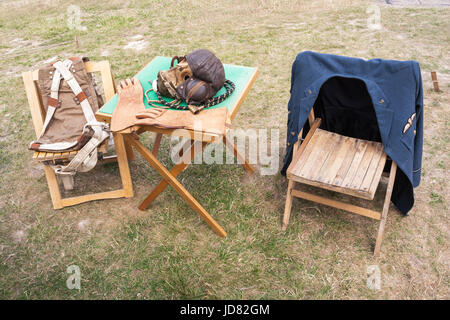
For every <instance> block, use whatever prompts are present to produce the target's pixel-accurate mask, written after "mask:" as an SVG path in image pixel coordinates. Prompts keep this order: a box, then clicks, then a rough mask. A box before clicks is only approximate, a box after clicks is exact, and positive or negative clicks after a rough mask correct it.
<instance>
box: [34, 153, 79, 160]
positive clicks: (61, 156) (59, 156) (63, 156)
mask: <svg viewBox="0 0 450 320" xmlns="http://www.w3.org/2000/svg"><path fill="white" fill-rule="evenodd" d="M77 153H78V151H70V152H45V151H41V152H39V151H35V152H34V153H33V160H36V161H55V160H71V159H72V158H73V157H75V155H76V154H77Z"/></svg>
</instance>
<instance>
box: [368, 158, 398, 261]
mask: <svg viewBox="0 0 450 320" xmlns="http://www.w3.org/2000/svg"><path fill="white" fill-rule="evenodd" d="M396 174H397V164H396V163H395V162H394V161H392V165H391V171H390V174H389V182H388V186H387V189H386V196H385V198H384V204H383V211H382V212H381V221H380V227H379V229H378V235H377V241H376V243H375V250H374V252H373V255H374V256H375V257H378V255H379V254H380V250H381V242H383V236H384V227H385V225H386V221H387V215H388V211H389V205H390V203H391V195H392V189H393V187H394V182H395V175H396Z"/></svg>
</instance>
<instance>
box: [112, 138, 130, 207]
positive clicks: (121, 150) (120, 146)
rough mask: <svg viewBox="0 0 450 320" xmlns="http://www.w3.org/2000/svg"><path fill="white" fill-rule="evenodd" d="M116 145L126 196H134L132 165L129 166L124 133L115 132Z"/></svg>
mask: <svg viewBox="0 0 450 320" xmlns="http://www.w3.org/2000/svg"><path fill="white" fill-rule="evenodd" d="M113 136H114V145H115V146H116V154H117V163H118V165H119V172H120V178H121V180H122V185H123V189H124V197H126V198H131V197H132V196H133V182H132V181H131V174H130V167H129V166H128V158H127V152H126V149H125V141H124V135H123V134H120V133H114V134H113Z"/></svg>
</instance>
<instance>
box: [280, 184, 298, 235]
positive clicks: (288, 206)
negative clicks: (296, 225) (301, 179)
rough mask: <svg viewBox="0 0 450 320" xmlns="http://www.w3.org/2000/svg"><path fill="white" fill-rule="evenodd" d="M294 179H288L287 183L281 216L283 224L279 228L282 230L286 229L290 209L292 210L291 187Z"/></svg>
mask: <svg viewBox="0 0 450 320" xmlns="http://www.w3.org/2000/svg"><path fill="white" fill-rule="evenodd" d="M294 184H295V181H294V180H289V183H288V191H287V194H286V204H285V206H284V216H283V226H282V227H281V229H282V230H283V231H286V228H287V226H288V223H289V218H290V216H291V210H292V189H293V188H294Z"/></svg>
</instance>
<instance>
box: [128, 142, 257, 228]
mask: <svg viewBox="0 0 450 320" xmlns="http://www.w3.org/2000/svg"><path fill="white" fill-rule="evenodd" d="M126 139H127V141H128V142H129V143H131V144H132V145H133V146H134V147H135V148H136V150H137V151H138V152H139V153H140V154H141V155H142V156H143V157H144V158H145V159H146V160H147V161H148V162H149V163H150V165H151V166H152V167H153V168H154V169H155V170H156V171H158V173H159V174H160V175H161V176H162V177H163V180H162V181H161V182H160V183H159V184H158V185H157V186H156V187H155V188H154V189H153V191H152V192H151V193H150V194H149V195H148V196H147V197H146V198H145V199H144V201H143V202H142V203H141V204H140V205H139V209H140V210H145V209H147V208H148V207H149V206H150V204H151V203H152V202H153V200H155V199H156V198H157V197H158V195H159V194H160V193H161V192H162V191H163V190H164V189H165V188H166V187H167V186H168V185H169V184H170V185H171V186H172V187H173V188H174V189H175V191H177V192H178V193H179V194H180V195H181V197H183V199H184V200H185V201H186V202H187V203H188V204H189V205H190V206H191V208H192V209H194V210H195V211H196V212H197V213H198V214H199V215H200V217H201V218H202V219H203V220H205V222H206V223H207V224H208V225H209V226H210V227H211V228H212V229H213V230H214V232H215V233H217V234H218V235H219V236H221V237H226V235H227V233H226V232H225V230H224V229H223V228H222V227H221V226H220V225H219V224H218V223H217V222H216V221H215V220H214V219H213V218H212V217H211V215H210V214H209V213H208V212H207V211H206V210H205V209H204V208H203V207H202V206H201V205H200V203H198V201H197V200H195V198H194V197H193V196H192V195H191V194H190V193H189V191H187V190H186V189H185V188H184V187H183V185H182V184H181V183H180V182H179V181H178V180H177V179H176V176H178V174H180V173H181V172H183V171H184V170H185V169H186V168H187V166H189V164H190V163H191V161H192V160H193V159H194V156H195V154H196V153H197V152H200V151H203V150H204V148H205V147H206V145H207V144H208V143H207V142H204V141H193V140H191V141H188V143H189V145H190V150H189V151H188V152H187V153H186V154H183V155H182V159H181V161H180V162H179V163H178V164H176V165H174V166H173V168H172V169H171V170H170V171H169V170H167V169H166V168H165V167H164V166H163V165H162V164H161V162H159V161H158V159H157V158H156V153H157V149H156V152H155V149H154V150H153V152H151V151H149V150H148V149H147V148H146V147H145V146H144V145H143V144H142V143H141V142H140V141H139V140H136V139H133V138H130V137H128V136H126ZM160 139H161V137H160V136H159V134H158V136H157V141H160ZM224 143H225V145H226V146H227V147H228V148H230V149H231V150H232V151H233V154H234V156H235V157H236V158H238V159H240V160H241V162H242V165H243V167H244V169H245V170H246V171H247V172H249V173H253V171H254V168H253V167H252V166H251V165H250V164H249V163H248V161H247V160H246V159H245V157H244V156H242V155H241V154H240V153H239V151H238V150H237V148H236V146H234V145H233V144H232V143H231V142H230V141H227V139H226V138H225V137H224ZM195 144H201V147H200V148H195ZM158 147H159V145H158Z"/></svg>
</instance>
